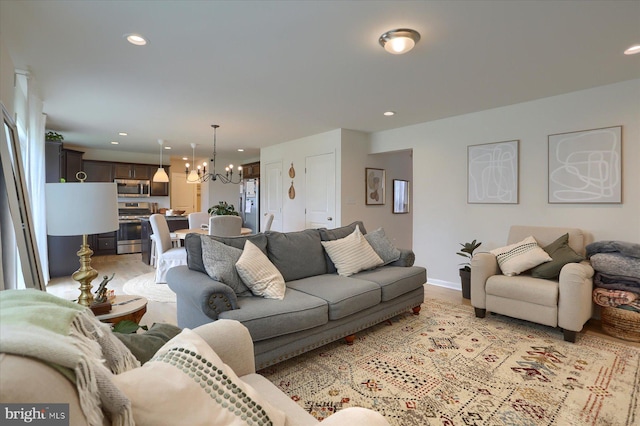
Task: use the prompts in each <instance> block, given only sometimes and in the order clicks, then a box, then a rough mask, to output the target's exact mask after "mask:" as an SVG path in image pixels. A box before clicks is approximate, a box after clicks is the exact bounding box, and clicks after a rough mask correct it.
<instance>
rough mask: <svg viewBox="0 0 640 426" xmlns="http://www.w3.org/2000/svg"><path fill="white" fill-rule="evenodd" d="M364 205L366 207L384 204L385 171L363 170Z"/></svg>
mask: <svg viewBox="0 0 640 426" xmlns="http://www.w3.org/2000/svg"><path fill="white" fill-rule="evenodd" d="M364 171H365V188H364V189H365V200H366V201H365V204H367V205H383V204H384V186H385V183H384V182H385V171H384V169H370V168H365V169H364Z"/></svg>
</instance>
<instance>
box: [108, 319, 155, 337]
mask: <svg viewBox="0 0 640 426" xmlns="http://www.w3.org/2000/svg"><path fill="white" fill-rule="evenodd" d="M139 328H141V329H143V330H145V331H146V330H148V327H147V326H146V325H139V324H136V323H135V322H133V321H131V320H124V321H120V322H119V323H117V324H116V325H114V326H113V331H115V332H116V333H122V334H132V333H135V332H136V331H138V329H139Z"/></svg>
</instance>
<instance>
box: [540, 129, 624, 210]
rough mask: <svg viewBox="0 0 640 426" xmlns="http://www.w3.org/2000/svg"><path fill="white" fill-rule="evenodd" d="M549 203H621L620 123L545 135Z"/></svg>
mask: <svg viewBox="0 0 640 426" xmlns="http://www.w3.org/2000/svg"><path fill="white" fill-rule="evenodd" d="M548 167H549V189H548V194H549V199H548V202H549V203H550V204H562V203H580V204H583V203H622V126H614V127H605V128H601V129H593V130H583V131H578V132H569V133H559V134H555V135H549V165H548Z"/></svg>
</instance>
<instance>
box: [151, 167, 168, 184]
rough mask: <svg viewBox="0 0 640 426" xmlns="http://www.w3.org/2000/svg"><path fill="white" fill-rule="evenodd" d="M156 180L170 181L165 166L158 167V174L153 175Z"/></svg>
mask: <svg viewBox="0 0 640 426" xmlns="http://www.w3.org/2000/svg"><path fill="white" fill-rule="evenodd" d="M153 181H154V182H169V175H167V172H165V171H164V167H158V170H156V174H154V175H153Z"/></svg>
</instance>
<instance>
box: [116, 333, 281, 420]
mask: <svg viewBox="0 0 640 426" xmlns="http://www.w3.org/2000/svg"><path fill="white" fill-rule="evenodd" d="M112 380H113V382H114V384H115V385H116V386H117V387H118V388H119V389H120V390H122V392H123V393H124V394H125V395H127V397H128V398H129V399H130V400H131V405H132V408H133V417H134V421H135V423H136V424H139V425H160V424H167V420H168V419H179V420H177V422H178V423H179V424H185V425H187V424H188V425H196V424H207V425H214V426H215V425H232V424H234V425H240V424H247V423H251V424H274V425H282V426H284V424H285V421H286V416H285V413H284V412H282V411H280V410H279V409H277V408H275V407H273V406H272V405H271V404H269V403H268V402H267V400H266V398H264V397H263V396H261V395H260V394H259V393H258V392H257V391H256V390H255V389H253V388H252V387H251V386H250V385H248V384H247V383H245V382H244V381H242V380H241V379H240V378H238V376H237V375H236V374H235V373H234V371H233V370H232V369H231V368H230V367H229V366H227V365H226V364H225V363H224V362H223V361H222V360H221V359H220V357H219V356H218V355H217V354H216V353H215V352H214V351H213V349H211V347H210V346H209V345H207V344H206V342H205V341H204V340H203V339H202V338H201V337H200V336H198V334H196V333H194V332H193V331H191V330H189V329H185V330H183V331H182V333H180V334H179V335H178V336H176V337H175V338H173V339H171V340H170V341H169V342H167V343H166V344H165V345H164V346H163V347H162V348H160V350H159V351H158V352H157V353H156V355H155V356H154V357H153V358H152V359H151V360H150V361H149V362H147V363H146V364H145V365H144V366H142V367H140V368H135V369H133V370H129V371H127V372H124V373H121V374H118V375H114V376H113V377H112ZM176 414H178V417H176ZM173 423H175V421H174V422H173Z"/></svg>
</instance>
